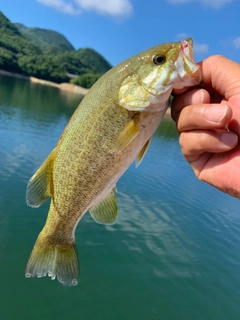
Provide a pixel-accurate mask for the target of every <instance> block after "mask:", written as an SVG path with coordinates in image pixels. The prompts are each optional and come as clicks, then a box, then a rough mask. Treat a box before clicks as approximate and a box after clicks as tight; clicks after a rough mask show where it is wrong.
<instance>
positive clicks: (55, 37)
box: [14, 23, 75, 51]
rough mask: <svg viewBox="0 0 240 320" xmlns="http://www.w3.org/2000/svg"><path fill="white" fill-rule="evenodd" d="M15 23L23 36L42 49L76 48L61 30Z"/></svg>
mask: <svg viewBox="0 0 240 320" xmlns="http://www.w3.org/2000/svg"><path fill="white" fill-rule="evenodd" d="M14 25H15V26H16V27H17V28H18V30H19V31H20V32H21V34H22V35H23V36H25V37H26V38H27V39H29V40H31V42H32V43H33V44H35V45H36V46H38V47H40V48H42V49H47V48H52V49H55V50H59V51H74V50H75V49H74V47H73V46H72V45H71V43H70V42H69V41H68V40H67V39H66V38H65V37H64V36H63V35H62V34H61V33H59V32H56V31H52V30H47V29H40V28H27V27H25V26H24V25H23V24H21V23H14Z"/></svg>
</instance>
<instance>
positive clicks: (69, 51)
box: [0, 11, 112, 88]
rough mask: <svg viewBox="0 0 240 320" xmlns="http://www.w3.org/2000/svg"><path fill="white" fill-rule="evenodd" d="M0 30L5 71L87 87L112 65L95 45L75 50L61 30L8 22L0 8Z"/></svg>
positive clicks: (0, 64) (1, 65) (0, 59)
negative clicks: (95, 48)
mask: <svg viewBox="0 0 240 320" xmlns="http://www.w3.org/2000/svg"><path fill="white" fill-rule="evenodd" d="M0 34H1V37H0V69H2V70H6V71H8V72H13V73H18V74H20V75H23V76H33V77H35V78H38V79H43V80H47V81H52V82H55V83H62V82H71V83H74V84H77V85H80V86H83V87H85V88H89V87H91V85H92V84H93V83H94V82H95V81H96V80H97V79H98V78H99V77H100V76H101V75H102V74H103V73H105V72H107V71H108V70H109V69H111V67H112V66H111V65H110V64H109V63H108V62H107V60H106V59H105V58H104V57H103V56H102V55H100V54H99V53H98V52H96V51H95V50H94V49H91V48H83V49H78V50H75V48H74V47H73V46H72V44H71V43H70V42H69V41H68V40H67V39H66V38H65V37H64V36H63V35H62V34H61V33H59V32H56V31H52V30H46V29H41V28H28V27H26V26H25V25H23V24H21V23H11V21H10V20H9V19H8V18H7V17H6V16H5V15H4V14H3V13H2V12H1V11H0ZM70 78H72V79H70Z"/></svg>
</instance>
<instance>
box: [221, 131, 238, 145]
mask: <svg viewBox="0 0 240 320" xmlns="http://www.w3.org/2000/svg"><path fill="white" fill-rule="evenodd" d="M220 140H221V142H222V143H223V144H225V146H227V147H233V146H234V145H235V144H236V143H237V141H238V136H237V135H236V134H235V133H233V132H223V133H222V134H221V137H220Z"/></svg>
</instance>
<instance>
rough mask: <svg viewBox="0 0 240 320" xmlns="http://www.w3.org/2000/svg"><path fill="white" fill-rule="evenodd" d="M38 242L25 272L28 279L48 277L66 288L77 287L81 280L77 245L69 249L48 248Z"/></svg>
mask: <svg viewBox="0 0 240 320" xmlns="http://www.w3.org/2000/svg"><path fill="white" fill-rule="evenodd" d="M41 242H42V241H39V238H38V240H37V241H36V243H35V246H34V248H33V250H32V253H31V255H30V258H29V260H28V264H27V267H26V271H25V276H26V278H31V277H35V276H36V277H38V278H41V277H45V276H46V275H48V276H49V277H51V279H52V280H54V279H55V278H56V277H57V279H58V281H59V282H60V283H61V284H63V285H64V286H76V285H77V284H78V279H79V263H78V254H77V249H76V246H75V243H73V244H72V245H71V246H68V247H63V246H62V247H60V246H47V245H43V244H42V243H41Z"/></svg>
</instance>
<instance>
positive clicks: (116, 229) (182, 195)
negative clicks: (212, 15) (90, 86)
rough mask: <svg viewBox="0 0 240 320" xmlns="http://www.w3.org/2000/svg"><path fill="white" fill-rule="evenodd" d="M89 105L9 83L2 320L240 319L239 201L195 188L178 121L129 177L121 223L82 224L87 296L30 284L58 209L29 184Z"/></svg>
mask: <svg viewBox="0 0 240 320" xmlns="http://www.w3.org/2000/svg"><path fill="white" fill-rule="evenodd" d="M79 101H80V97H78V96H75V97H73V96H71V95H67V94H64V93H60V92H59V91H58V90H57V89H55V88H48V87H44V86H40V85H36V84H34V85H33V84H32V85H31V84H29V83H28V82H26V81H22V80H21V81H20V80H17V79H12V78H8V77H1V78H0V275H1V277H0V319H1V320H15V319H16V320H18V319H24V320H40V319H41V320H43V319H44V320H55V319H59V320H65V319H84V320H85V319H97V320H112V319H114V320H115V319H116V320H118V319H121V320H122V319H127V320H128V319H139V320H143V319H144V320H145V319H147V320H155V319H156V320H158V319H160V320H175V319H177V320H178V319H180V320H181V319H183V320H188V319H189V320H198V319H199V320H205V319H211V320H223V319H226V320H232V319H240V210H239V201H238V200H236V199H233V198H231V197H229V196H227V195H224V194H222V193H221V192H219V191H217V190H215V189H213V188H211V187H210V186H207V185H206V184H204V183H202V182H199V181H197V179H196V178H195V177H194V175H193V173H192V172H191V170H190V167H189V166H188V164H187V163H185V161H184V160H183V157H182V155H181V152H180V148H179V145H178V135H177V133H176V130H175V127H174V125H173V124H172V122H171V121H170V120H165V121H164V122H163V123H162V125H161V126H160V128H159V130H158V132H157V133H156V134H155V136H154V139H153V141H152V143H151V146H150V149H149V151H148V154H147V155H146V157H145V159H144V161H143V162H142V164H141V165H140V167H139V168H138V169H135V166H134V165H132V166H131V167H130V168H129V170H128V171H127V172H126V173H125V175H124V176H123V177H122V178H121V179H120V181H119V183H118V195H117V196H118V206H119V219H118V222H117V224H116V225H114V226H103V225H98V224H96V223H95V222H94V221H93V220H92V218H91V217H90V215H89V214H86V215H85V216H84V218H83V219H82V220H81V223H80V224H79V226H78V228H77V230H76V242H77V247H78V252H79V259H80V265H81V279H80V281H79V284H78V286H76V287H71V288H66V287H63V286H62V285H60V284H59V283H58V282H57V280H55V281H51V280H50V279H49V278H41V279H35V278H34V279H26V278H25V277H24V270H25V266H26V263H27V260H28V257H29V254H30V252H31V249H32V246H33V244H34V242H35V240H36V237H37V235H38V233H39V231H40V230H41V228H42V226H43V225H44V222H45V219H46V215H47V211H48V206H49V203H46V204H44V205H43V206H42V207H40V208H38V209H32V208H29V207H27V206H26V203H25V190H26V184H27V181H28V179H29V178H30V177H31V175H32V174H33V173H34V171H35V170H36V169H37V168H38V166H39V165H40V164H41V162H42V161H43V160H44V159H45V157H46V156H47V155H48V153H49V152H50V151H51V149H52V148H53V147H54V145H55V143H56V142H57V141H58V139H59V136H60V134H61V132H62V130H63V128H64V127H65V125H66V123H67V122H68V119H69V117H70V116H71V114H72V113H73V111H74V109H75V107H76V106H77V105H78V102H79Z"/></svg>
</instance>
